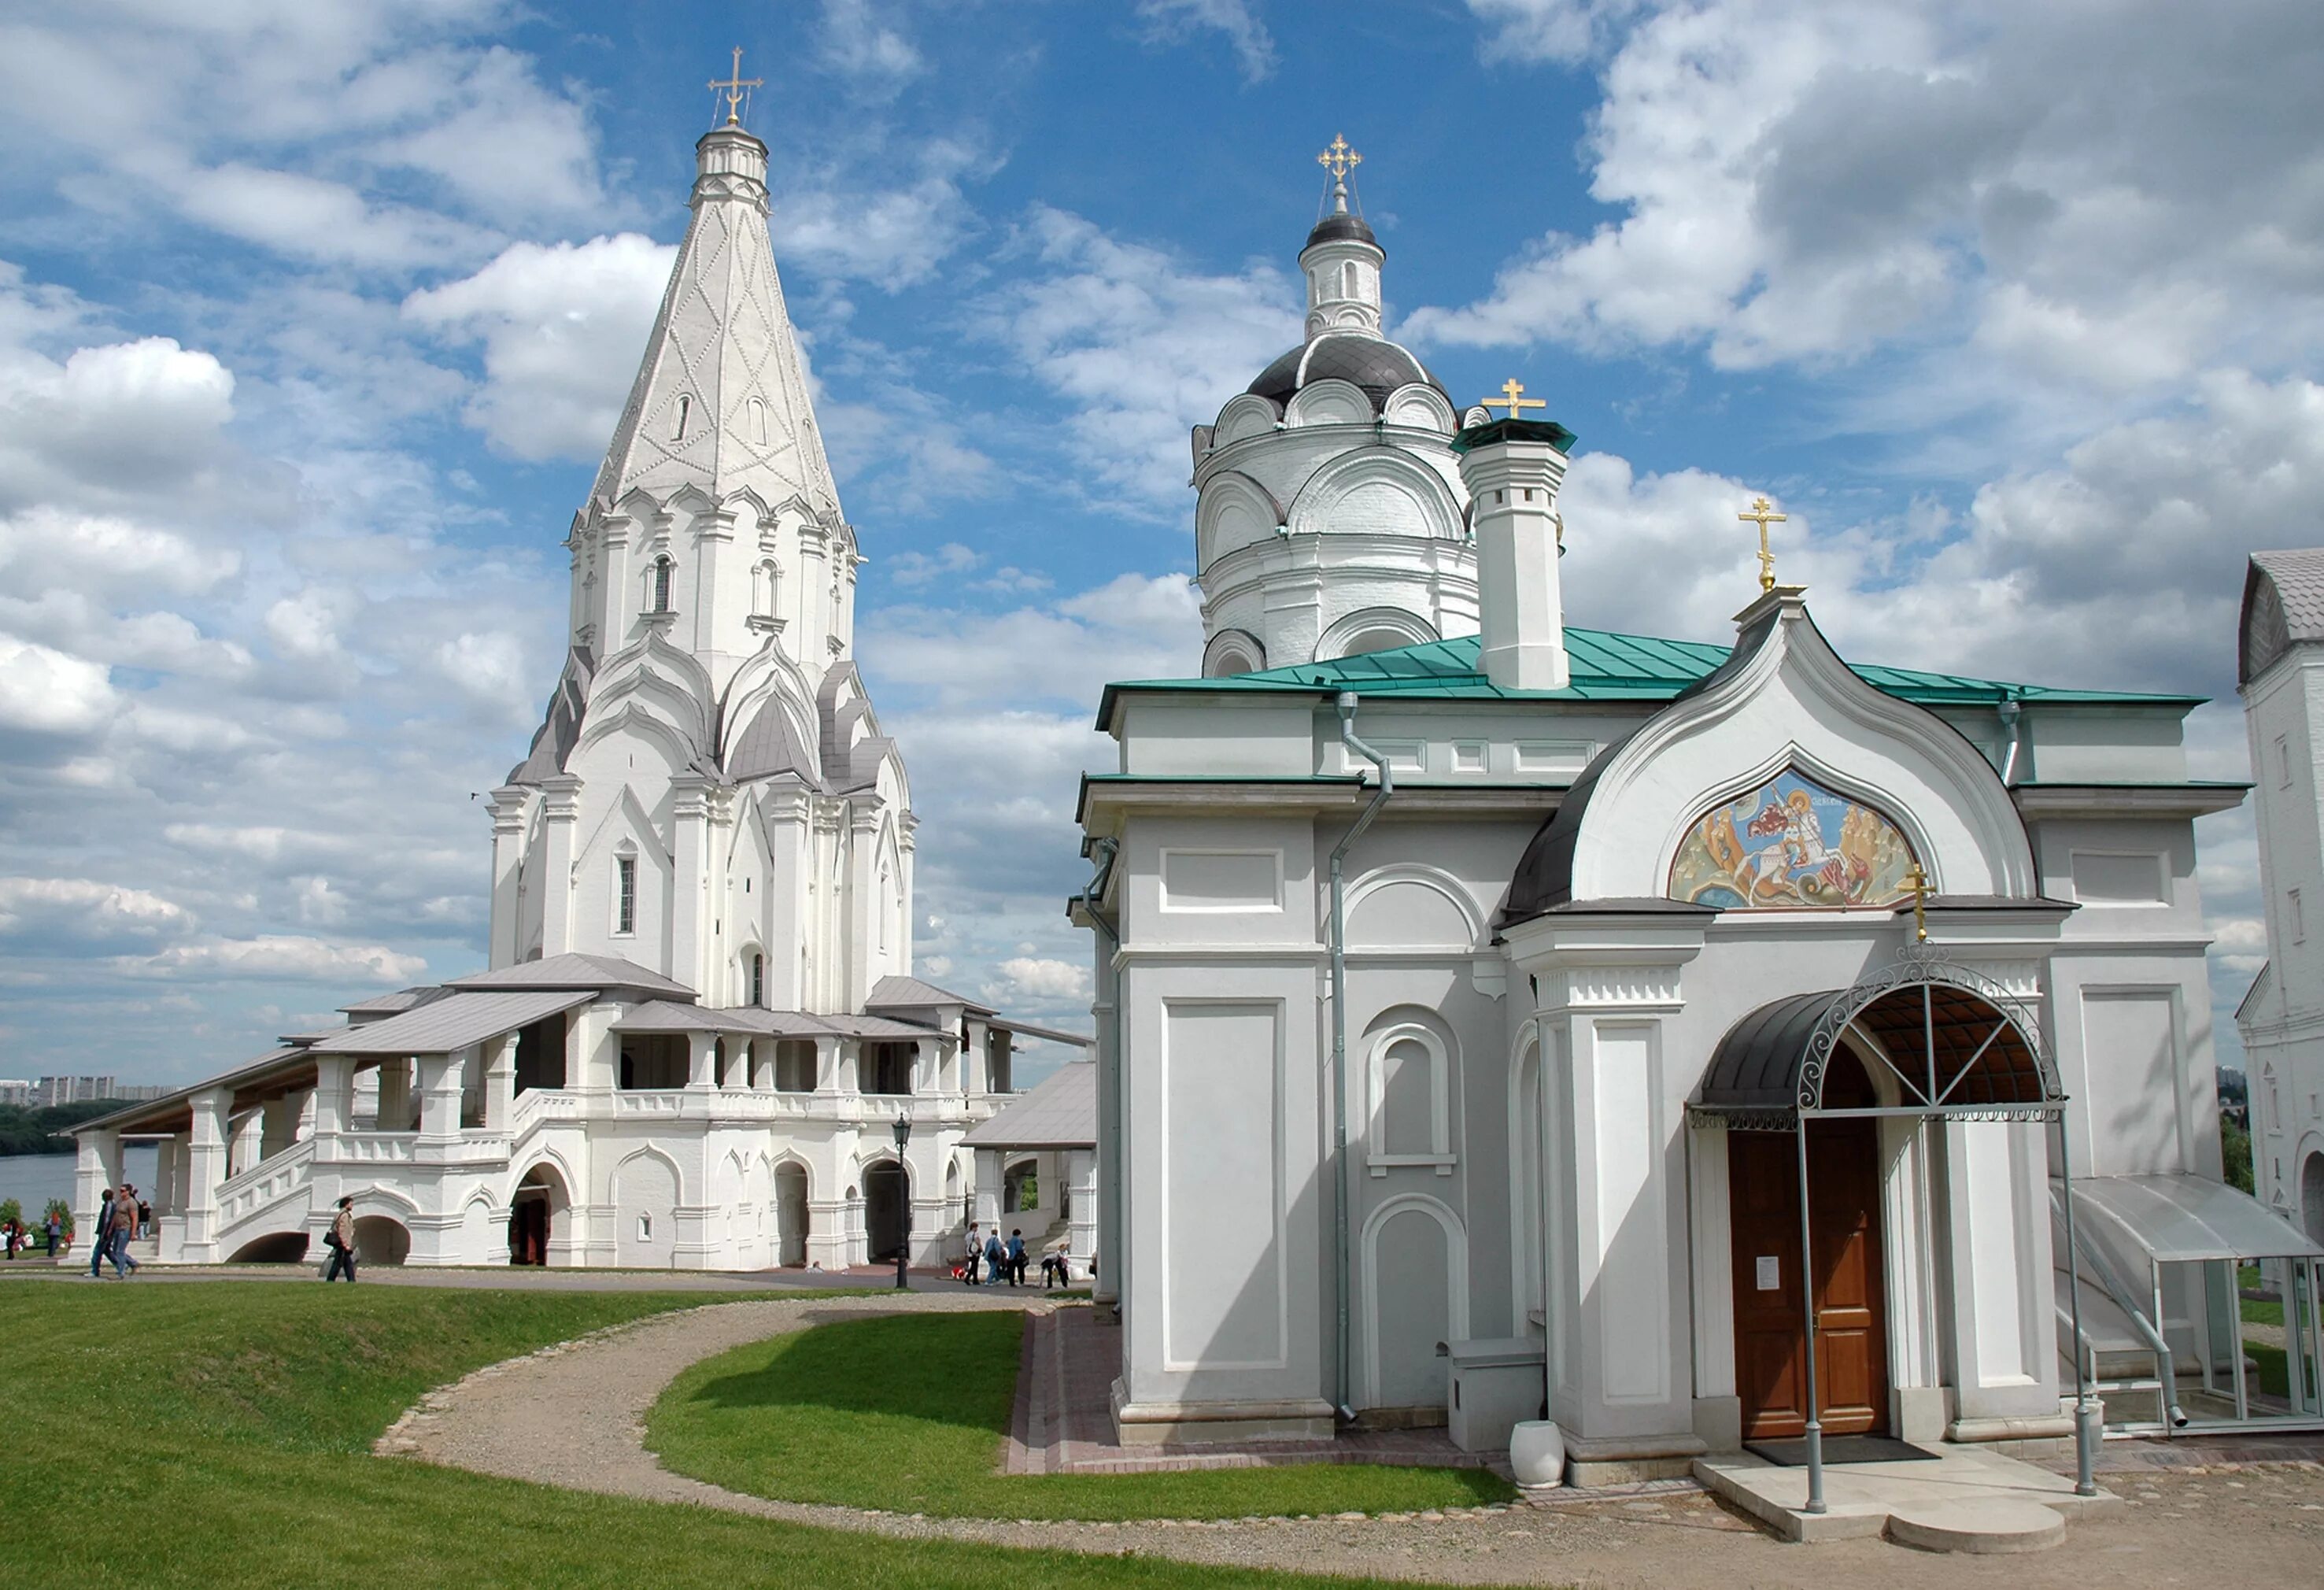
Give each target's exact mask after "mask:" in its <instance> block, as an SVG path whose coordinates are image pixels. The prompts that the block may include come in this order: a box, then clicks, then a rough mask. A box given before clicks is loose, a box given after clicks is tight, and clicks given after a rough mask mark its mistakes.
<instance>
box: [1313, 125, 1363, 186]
mask: <svg viewBox="0 0 2324 1590" xmlns="http://www.w3.org/2000/svg"><path fill="white" fill-rule="evenodd" d="M1315 163H1316V164H1317V165H1319V166H1322V167H1323V169H1324V170H1326V171H1330V172H1331V173H1332V176H1333V180H1342V179H1344V178H1345V177H1346V176H1347V174H1348V173H1349V171H1351V170H1353V169H1354V168H1355V167H1357V166H1360V165H1361V164H1363V163H1364V157H1363V156H1362V155H1360V154H1358V153H1356V152H1355V151H1354V150H1352V149H1351V148H1349V147H1348V141H1347V139H1346V138H1344V137H1342V135H1341V134H1337V133H1334V134H1332V147H1330V148H1329V149H1326V150H1325V151H1324V152H1323V153H1321V154H1319V155H1317V156H1316V157H1315Z"/></svg>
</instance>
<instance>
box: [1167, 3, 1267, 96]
mask: <svg viewBox="0 0 2324 1590" xmlns="http://www.w3.org/2000/svg"><path fill="white" fill-rule="evenodd" d="M1138 15H1139V20H1140V21H1142V22H1143V23H1145V24H1146V32H1147V36H1148V38H1149V39H1154V40H1157V41H1161V42H1178V41H1181V40H1185V39H1188V38H1191V37H1193V36H1194V35H1195V34H1197V33H1203V32H1213V33H1217V34H1219V35H1220V36H1221V37H1222V38H1223V39H1224V40H1225V41H1226V42H1227V45H1228V47H1229V48H1231V50H1233V51H1234V57H1235V64H1236V66H1237V68H1238V69H1240V71H1241V73H1242V80H1243V81H1244V82H1246V83H1263V82H1265V81H1266V80H1267V79H1268V78H1271V77H1273V76H1274V75H1275V36H1274V35H1273V34H1272V33H1269V32H1268V31H1267V24H1266V23H1263V22H1261V21H1260V20H1259V14H1258V13H1257V12H1256V11H1255V10H1254V9H1253V7H1252V0H1138Z"/></svg>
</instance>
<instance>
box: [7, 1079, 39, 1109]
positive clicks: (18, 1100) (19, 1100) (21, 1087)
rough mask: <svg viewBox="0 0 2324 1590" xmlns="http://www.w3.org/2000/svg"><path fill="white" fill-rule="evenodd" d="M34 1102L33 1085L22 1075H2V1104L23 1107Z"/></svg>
mask: <svg viewBox="0 0 2324 1590" xmlns="http://www.w3.org/2000/svg"><path fill="white" fill-rule="evenodd" d="M31 1103H32V1084H31V1083H30V1082H28V1081H26V1080H25V1079H24V1078H23V1077H0V1105H16V1106H18V1107H19V1108H22V1107H23V1106H25V1105H30V1104H31Z"/></svg>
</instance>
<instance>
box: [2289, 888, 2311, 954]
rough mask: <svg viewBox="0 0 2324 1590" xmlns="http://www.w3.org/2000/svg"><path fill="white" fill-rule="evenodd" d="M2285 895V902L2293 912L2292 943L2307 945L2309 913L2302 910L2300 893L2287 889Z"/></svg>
mask: <svg viewBox="0 0 2324 1590" xmlns="http://www.w3.org/2000/svg"><path fill="white" fill-rule="evenodd" d="M2283 894H2284V902H2285V904H2286V905H2287V906H2288V907H2289V908H2290V909H2291V912H2292V942H2293V943H2294V944H2305V943H2307V942H2308V917H2307V913H2305V912H2304V911H2301V909H2300V891H2299V890H2297V889H2287V890H2285V891H2284V892H2283Z"/></svg>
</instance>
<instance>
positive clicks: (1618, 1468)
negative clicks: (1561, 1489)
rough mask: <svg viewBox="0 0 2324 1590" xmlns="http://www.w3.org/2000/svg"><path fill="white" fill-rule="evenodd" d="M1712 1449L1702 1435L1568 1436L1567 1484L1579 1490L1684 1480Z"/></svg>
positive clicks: (1566, 1440)
mask: <svg viewBox="0 0 2324 1590" xmlns="http://www.w3.org/2000/svg"><path fill="white" fill-rule="evenodd" d="M1710 1450H1711V1446H1710V1443H1709V1442H1707V1441H1705V1440H1704V1439H1703V1438H1702V1437H1700V1436H1693V1435H1663V1436H1568V1437H1566V1439H1565V1480H1566V1484H1569V1485H1572V1486H1573V1487H1574V1488H1576V1489H1578V1490H1600V1489H1603V1488H1605V1487H1608V1486H1613V1485H1637V1484H1646V1483H1647V1482H1650V1481H1654V1480H1680V1479H1685V1478H1687V1477H1689V1476H1690V1475H1692V1474H1693V1473H1694V1464H1695V1460H1696V1459H1697V1458H1699V1457H1701V1456H1703V1455H1704V1454H1705V1453H1707V1452H1708V1451H1710Z"/></svg>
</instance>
